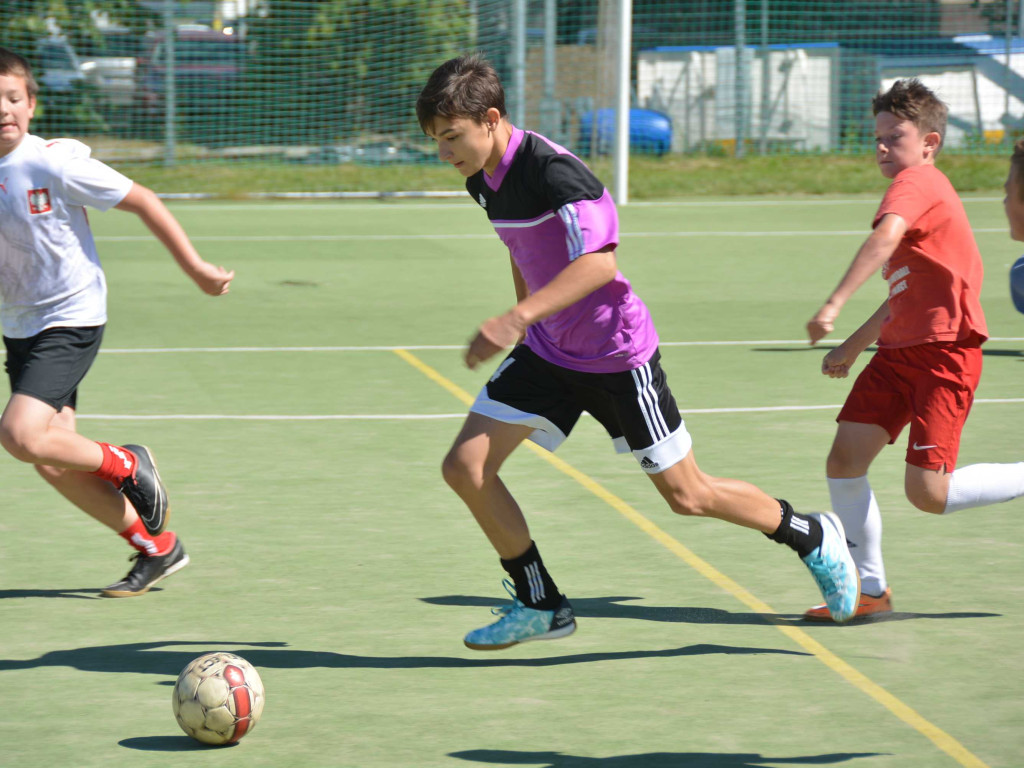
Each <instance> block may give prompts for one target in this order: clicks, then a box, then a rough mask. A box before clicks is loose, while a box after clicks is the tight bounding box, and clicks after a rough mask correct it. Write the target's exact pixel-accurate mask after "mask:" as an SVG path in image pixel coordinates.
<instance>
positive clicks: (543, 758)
mask: <svg viewBox="0 0 1024 768" xmlns="http://www.w3.org/2000/svg"><path fill="white" fill-rule="evenodd" d="M449 754H450V756H451V757H457V758H459V759H460V760H472V761H473V762H477V763H487V764H488V765H531V766H538V767H539V766H541V765H543V766H544V768H758V767H759V766H766V765H778V764H779V763H783V764H786V765H835V764H836V763H845V762H847V761H849V760H855V759H857V758H861V757H878V756H879V755H881V754H886V753H880V752H835V753H830V754H823V755H805V756H803V757H762V756H761V755H759V754H756V753H753V752H737V753H729V752H647V753H645V754H637V755H613V756H612V757H582V756H580V755H566V754H563V753H561V752H519V751H514V750H506V749H467V750H465V751H463V752H451V753H449Z"/></svg>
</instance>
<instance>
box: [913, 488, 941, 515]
mask: <svg viewBox="0 0 1024 768" xmlns="http://www.w3.org/2000/svg"><path fill="white" fill-rule="evenodd" d="M906 492H907V501H909V502H910V503H911V504H913V505H914V506H915V507H916V508H917V509H919V510H921V511H922V512H929V513H931V514H933V515H941V514H942V513H943V512H945V511H946V499H945V498H939V497H938V496H935V495H934V494H932V493H929V492H928V491H927V490H926V489H922V488H907V489H906Z"/></svg>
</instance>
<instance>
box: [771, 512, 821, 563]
mask: <svg viewBox="0 0 1024 768" xmlns="http://www.w3.org/2000/svg"><path fill="white" fill-rule="evenodd" d="M776 501H777V502H779V505H780V507H781V510H780V511H781V513H782V522H780V523H779V527H778V528H777V529H776V531H775V533H766V534H765V536H767V537H768V538H769V539H771V540H772V541H777V542H778V543H779V544H785V545H786V546H787V547H789V548H790V549H792V550H793V551H794V552H796V553H797V554H798V555H800V557H802V558H803V557H807V556H808V555H809V554H811V552H813V551H814V550H816V549H817V548H818V547H820V546H821V538H822V534H821V523H819V522H818V521H817V520H815V519H814V518H813V517H808V516H807V515H801V514H800V513H799V512H794V511H793V507H792V506H791V505H790V503H789V502H788V501H786V500H785V499H776Z"/></svg>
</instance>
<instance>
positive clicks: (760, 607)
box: [393, 349, 989, 768]
mask: <svg viewBox="0 0 1024 768" xmlns="http://www.w3.org/2000/svg"><path fill="white" fill-rule="evenodd" d="M393 351H394V353H395V354H396V355H398V356H399V357H400V358H402V359H403V360H405V361H406V362H407V363H409V365H411V366H412V367H413V368H415V369H416V370H418V371H419V372H420V373H422V374H423V375H424V376H426V377H427V378H428V379H430V380H431V381H433V382H435V383H436V384H438V385H439V386H441V387H443V388H444V389H446V390H448V392H450V393H451V394H453V395H454V396H455V397H457V398H458V399H459V400H461V401H462V402H463V403H465V404H466V405H471V404H472V403H473V397H472V396H471V395H470V394H469V393H468V392H466V391H465V390H464V389H462V388H461V387H459V386H458V385H457V384H455V383H454V382H452V381H450V380H449V379H447V378H445V377H444V376H442V375H441V374H440V373H438V372H437V371H436V370H434V369H433V368H431V367H430V366H429V365H427V364H426V363H424V362H423V361H422V360H420V359H419V358H418V357H416V356H415V355H413V354H411V353H410V352H408V351H407V350H404V349H395V350H393ZM525 445H526V447H527V448H529V449H530V450H532V451H533V452H534V453H535V454H537V455H538V456H539V457H540V458H542V459H544V461H546V462H548V463H549V464H551V466H553V467H554V468H555V469H557V470H558V471H560V472H562V473H564V474H566V475H568V476H569V477H571V478H572V479H573V480H575V481H576V482H577V483H579V484H580V485H582V486H583V487H584V488H586V489H587V490H588V491H590V492H591V493H592V494H594V495H595V496H597V497H598V498H599V499H601V500H602V501H603V502H605V503H606V504H607V505H608V506H610V507H611V508H612V509H614V510H615V511H617V512H618V513H620V514H621V515H622V516H623V517H625V518H626V519H627V520H629V521H630V522H631V523H633V524H634V525H636V526H637V527H638V528H639V529H640V530H642V531H643V532H644V533H646V534H647V535H648V536H650V537H651V538H652V539H654V540H655V541H657V542H658V543H659V544H661V545H662V546H663V547H665V549H667V550H668V551H669V552H672V553H673V554H674V555H676V556H677V557H678V558H679V559H680V560H682V561H683V562H685V563H686V564H687V565H689V566H690V567H691V568H693V569H694V570H695V571H697V573H699V574H700V575H701V576H703V577H704V578H706V579H708V581H710V582H712V583H713V584H715V585H717V586H718V587H720V588H722V589H723V590H725V591H726V592H728V593H729V594H730V595H732V596H733V597H735V598H736V599H737V600H739V601H740V602H741V603H743V604H744V605H745V606H747V607H748V608H750V609H751V610H752V611H755V612H756V613H762V614H774V613H776V611H775V609H773V608H772V607H771V606H770V605H768V604H767V603H764V602H762V601H761V600H759V599H757V598H756V597H755V596H754V595H752V594H751V593H750V592H748V591H747V590H746V589H744V588H743V587H742V586H740V585H739V584H738V583H736V582H735V581H733V580H732V579H730V578H729V577H728V576H726V575H725V574H724V573H722V572H721V571H719V570H718V569H717V568H715V567H714V566H713V565H711V564H710V563H709V562H707V561H706V560H703V559H702V558H700V557H698V556H697V555H695V554H694V553H693V552H692V551H690V549H688V548H687V547H686V546H684V545H683V544H681V543H680V542H679V541H677V540H676V539H675V538H673V537H672V536H670V535H669V534H667V533H665V531H663V530H662V529H661V528H659V527H658V526H657V525H655V524H654V523H652V522H651V521H650V520H648V519H647V518H646V517H644V516H643V515H642V514H640V513H639V512H637V511H636V510H635V509H633V507H631V506H630V505H629V504H627V503H626V502H625V501H623V500H622V499H620V498H619V497H618V496H616V495H615V494H613V493H612V492H611V491H609V490H608V489H606V488H605V487H604V486H602V485H601V484H600V483H598V482H597V481H596V480H594V479H593V478H591V477H590V476H589V475H585V474H584V473H582V472H580V471H579V470H578V469H576V468H575V467H573V466H572V465H571V464H568V463H567V462H565V461H563V460H562V459H560V458H558V457H557V456H556V455H555V454H553V453H549V452H548V451H546V450H544V449H543V448H540V447H539V446H537V445H535V444H534V443H531V442H527V443H525ZM773 626H775V628H776V629H778V630H779V631H780V632H782V634H784V635H786V636H787V637H788V638H789V639H790V640H792V641H793V642H794V643H796V644H797V645H799V646H800V647H801V648H803V649H804V650H805V651H807V652H808V653H809V654H811V655H813V656H814V657H815V658H817V659H818V661H820V662H821V663H822V664H824V665H825V666H826V667H828V668H829V669H831V670H832V671H833V672H835V673H836V674H838V675H839V676H840V677H842V678H843V679H844V680H846V681H847V682H848V683H850V684H851V685H853V686H854V687H856V688H858V689H859V690H861V691H863V692H864V693H866V694H867V695H868V696H870V697H871V698H872V699H874V700H875V701H877V702H878V703H879V704H881V705H882V706H883V707H885V708H886V709H888V710H889V711H890V712H892V713H893V714H894V715H896V717H898V718H899V719H900V720H902V721H903V722H905V723H906V724H907V725H909V726H910V727H911V728H913V729H914V730H916V731H917V732H918V733H920V734H922V735H923V736H925V737H926V738H927V739H928V740H929V741H931V742H932V743H933V744H934V745H935V746H937V747H938V748H939V749H941V750H942V751H943V752H945V753H946V754H947V755H949V756H950V757H952V758H953V759H954V760H956V761H957V762H958V763H959V764H960V765H962V766H964V768H989V766H988V765H987V764H986V763H985V762H983V761H982V760H980V759H979V758H978V757H977V756H975V755H974V754H973V753H972V752H970V751H969V750H968V749H967V748H966V747H964V745H963V744H961V743H960V742H959V741H957V740H956V739H954V738H953V737H952V736H950V735H949V734H948V733H946V732H945V731H944V730H942V729H941V728H939V727H938V726H936V725H934V724H933V723H931V722H929V721H928V720H926V719H925V718H924V717H922V716H921V715H920V714H918V713H917V712H916V711H915V710H914V709H912V708H911V707H908V706H907V705H906V704H904V703H903V702H902V701H900V700H899V699H898V698H896V697H895V696H893V695H892V694H891V693H889V692H888V691H887V690H885V689H884V688H883V687H882V686H880V685H878V684H877V683H875V682H873V681H872V680H871V679H870V678H868V677H867V676H866V675H864V674H863V673H861V672H859V671H858V670H857V669H855V668H854V667H853V666H851V665H850V664H848V663H847V662H845V661H843V660H842V659H841V658H839V657H838V656H836V655H835V654H834V653H832V651H830V650H829V649H828V648H826V647H825V646H823V645H822V644H821V643H819V642H818V641H817V640H815V639H814V638H813V637H811V636H810V635H808V634H807V633H806V632H804V631H803V630H802V629H799V628H797V627H794V626H790V625H788V624H782V623H779V622H773Z"/></svg>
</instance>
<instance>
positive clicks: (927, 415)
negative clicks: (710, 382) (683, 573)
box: [805, 79, 1024, 620]
mask: <svg viewBox="0 0 1024 768" xmlns="http://www.w3.org/2000/svg"><path fill="white" fill-rule="evenodd" d="M872 108H873V111H874V114H875V149H876V160H877V162H878V167H879V169H880V170H881V172H882V175H883V176H885V177H886V178H887V179H892V184H890V185H889V188H888V190H887V191H886V193H885V196H884V197H883V198H882V203H881V205H880V206H879V207H878V211H877V212H876V213H875V217H874V221H873V223H872V226H873V229H874V231H873V232H872V233H871V235H870V236H869V237H868V239H867V240H866V241H865V242H864V244H863V245H862V246H861V247H860V249H859V250H858V251H857V254H856V256H855V257H854V259H853V263H852V264H851V265H850V267H849V269H847V271H846V274H845V275H844V276H843V278H842V280H841V281H840V282H839V285H838V287H837V288H836V289H835V290H834V291H833V292H832V295H831V296H829V298H828V301H826V302H825V304H824V305H823V306H822V307H821V308H820V309H819V310H818V312H817V313H816V314H815V315H814V317H812V318H811V320H810V322H808V323H807V333H808V335H809V337H810V341H811V344H815V343H817V342H818V341H820V340H821V339H822V338H824V337H825V336H826V335H827V334H829V333H830V332H831V331H832V330H833V327H834V323H835V320H836V318H837V317H839V312H840V310H841V309H842V307H843V305H844V304H845V303H846V301H847V300H848V299H849V298H850V296H852V295H853V293H854V291H856V290H857V289H858V288H859V287H860V286H861V285H863V284H864V282H865V281H866V280H867V279H868V278H869V277H871V276H872V275H873V274H875V273H876V272H877V271H878V270H879V268H881V270H882V277H884V278H885V280H886V281H887V282H888V284H889V286H888V294H889V295H888V297H887V298H886V300H885V301H883V302H882V304H881V306H880V307H879V308H878V310H877V311H876V312H875V313H874V314H873V315H872V316H871V317H870V318H869V319H868V320H867V322H865V323H864V324H863V325H862V326H861V327H860V328H858V329H857V330H856V331H854V332H853V333H852V334H851V335H850V337H849V338H848V339H846V340H845V341H844V342H843V343H841V344H840V345H839V346H838V347H836V348H835V349H833V350H831V351H830V352H829V353H828V354H827V355H825V359H824V361H823V362H822V367H821V370H822V373H823V374H825V375H826V376H831V377H832V378H844V377H846V376H847V375H848V374H849V372H850V368H851V367H852V366H853V364H854V361H855V360H856V359H857V357H858V356H859V355H860V353H861V352H863V351H864V350H865V349H867V348H868V346H870V345H871V344H874V343H875V341H876V340H877V342H878V352H876V353H875V355H874V356H873V357H872V358H871V360H870V362H869V363H868V364H867V366H866V367H865V369H864V370H863V371H862V372H861V374H860V375H859V376H858V377H857V380H856V381H855V382H854V385H853V388H852V389H851V391H850V394H849V395H848V396H847V398H846V403H845V404H844V405H843V408H842V410H841V411H840V412H839V416H838V417H837V419H836V421H838V422H839V427H838V430H837V431H836V436H835V440H834V442H833V444H832V449H831V451H830V452H829V455H828V461H827V466H826V474H827V478H828V488H829V494H830V495H831V497H832V507H833V509H834V510H835V512H836V513H837V514H838V515H839V517H840V518H842V521H843V526H844V527H845V529H846V535H847V537H848V539H849V541H850V551H851V552H852V553H853V557H854V560H856V562H857V568H858V569H859V571H860V578H861V590H862V596H861V603H860V605H859V607H858V610H857V615H858V616H871V615H872V614H884V613H888V612H890V611H892V591H891V589H890V588H889V585H888V583H887V581H886V578H885V567H884V564H883V562H882V517H881V513H880V511H879V508H878V503H877V502H876V500H875V496H874V493H873V492H872V490H871V486H870V484H869V483H868V477H867V473H868V468H869V467H870V466H871V462H872V461H874V459H875V457H876V456H877V455H878V454H879V453H880V452H881V450H882V448H884V447H885V446H886V444H892V443H894V442H896V439H897V438H898V437H899V434H900V432H901V431H902V430H903V428H904V427H905V426H906V425H907V424H910V434H909V436H908V438H907V452H906V473H905V479H904V488H905V491H906V495H907V499H909V501H910V503H911V504H913V505H914V506H915V507H917V508H918V509H920V510H923V511H925V512H932V513H934V514H944V513H945V514H948V513H950V512H957V511H959V510H963V509H970V508H972V507H980V506H985V505H987V504H995V503H997V502H1001V501H1009V500H1010V499H1015V498H1017V497H1018V496H1021V495H1022V494H1024V463H1016V464H972V465H971V466H967V467H960V468H959V469H957V468H956V460H957V454H958V453H959V449H960V434H961V432H962V431H963V427H964V423H965V421H966V420H967V415H968V413H970V410H971V404H972V403H973V402H974V392H975V390H976V389H977V386H978V381H979V379H980V377H981V366H982V355H981V345H982V342H984V341H985V339H986V338H987V337H988V330H987V329H986V325H985V316H984V314H983V313H982V310H981V302H980V293H981V283H982V261H981V254H980V253H979V252H978V246H977V245H976V244H975V242H974V235H973V233H972V232H971V226H970V223H969V222H968V220H967V214H966V213H965V212H964V208H963V204H962V203H961V202H960V198H959V197H958V196H957V194H956V191H955V190H954V189H953V186H952V184H950V183H949V180H948V179H947V178H946V176H945V175H944V174H943V173H942V171H940V170H939V169H938V168H936V167H935V158H936V156H937V155H938V153H939V150H940V149H941V148H942V140H943V136H944V135H945V131H946V114H947V111H946V105H945V104H943V103H942V102H941V101H940V100H939V99H938V97H937V96H936V95H935V94H934V93H932V92H931V91H930V90H929V89H928V88H927V87H925V86H924V85H923V84H922V83H921V82H919V81H918V80H916V79H910V80H898V81H897V82H896V83H895V84H894V85H893V86H892V88H890V89H889V90H888V91H887V92H885V93H879V94H878V95H877V96H876V97H875V99H874V101H873V103H872ZM805 616H806V617H807V618H809V619H821V620H828V619H829V615H828V612H827V610H825V608H824V607H822V606H818V607H816V608H811V609H810V610H809V611H808V612H807V613H806V614H805Z"/></svg>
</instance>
